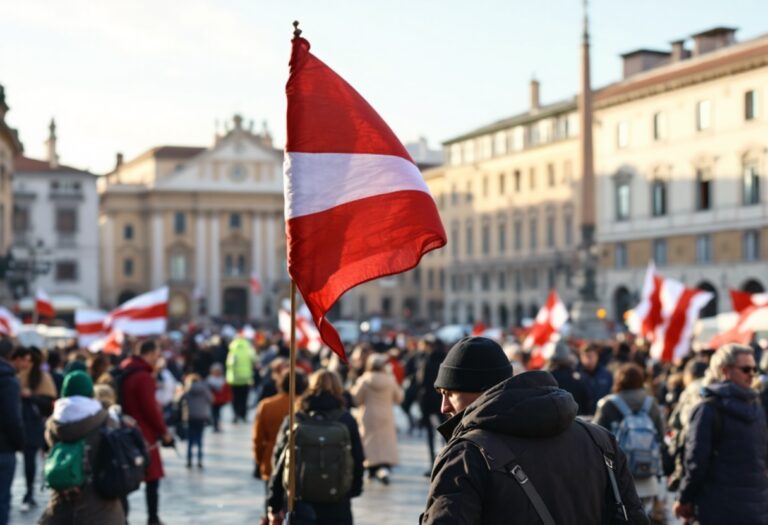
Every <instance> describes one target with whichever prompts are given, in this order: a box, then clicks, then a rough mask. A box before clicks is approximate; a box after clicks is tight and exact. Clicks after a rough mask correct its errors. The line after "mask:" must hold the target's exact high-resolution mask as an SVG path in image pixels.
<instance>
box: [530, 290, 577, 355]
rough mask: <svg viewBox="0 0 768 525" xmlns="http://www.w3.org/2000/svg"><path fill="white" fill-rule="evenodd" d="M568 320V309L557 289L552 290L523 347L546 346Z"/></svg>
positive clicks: (537, 315)
mask: <svg viewBox="0 0 768 525" xmlns="http://www.w3.org/2000/svg"><path fill="white" fill-rule="evenodd" d="M566 321H568V310H567V309H566V307H565V305H564V304H563V301H561V300H560V297H559V296H558V295H557V292H556V291H555V290H550V292H549V296H547V302H546V303H545V304H544V306H542V307H541V308H540V309H539V313H538V314H536V319H535V320H534V322H533V326H531V330H530V331H529V332H528V335H527V336H526V338H525V341H524V342H523V348H526V349H532V348H537V347H541V346H544V345H545V344H547V343H549V342H550V341H551V340H552V336H553V335H555V334H557V333H558V332H559V331H560V329H561V328H562V327H563V325H564V324H565V323H566Z"/></svg>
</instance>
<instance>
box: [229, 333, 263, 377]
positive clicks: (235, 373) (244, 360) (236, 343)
mask: <svg viewBox="0 0 768 525" xmlns="http://www.w3.org/2000/svg"><path fill="white" fill-rule="evenodd" d="M255 364H256V352H255V351H254V350H253V346H251V343H249V342H248V340H247V339H243V338H242V337H236V338H235V339H233V340H232V342H231V343H229V353H228V354H227V383H229V384H230V385H232V386H245V385H252V384H253V367H254V365H255Z"/></svg>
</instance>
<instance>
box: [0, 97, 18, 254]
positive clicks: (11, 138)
mask: <svg viewBox="0 0 768 525" xmlns="http://www.w3.org/2000/svg"><path fill="white" fill-rule="evenodd" d="M8 109H9V108H8V104H6V102H5V88H4V87H3V86H1V85H0V255H5V254H6V253H7V252H8V248H9V247H10V244H11V239H12V237H11V214H12V212H13V189H12V188H11V181H12V179H13V170H14V162H13V159H14V158H15V157H16V156H17V155H20V154H21V152H22V146H21V142H19V137H18V134H17V133H16V130H14V129H12V128H11V127H10V126H9V125H8V124H7V123H6V122H5V114H6V113H7V112H8Z"/></svg>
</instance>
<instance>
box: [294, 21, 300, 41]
mask: <svg viewBox="0 0 768 525" xmlns="http://www.w3.org/2000/svg"><path fill="white" fill-rule="evenodd" d="M300 36H301V29H299V21H298V20H294V21H293V38H299V37H300Z"/></svg>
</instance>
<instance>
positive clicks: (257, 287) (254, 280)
mask: <svg viewBox="0 0 768 525" xmlns="http://www.w3.org/2000/svg"><path fill="white" fill-rule="evenodd" d="M261 292H262V288H261V281H260V280H259V275H258V274H257V273H256V272H251V293H253V295H261Z"/></svg>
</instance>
